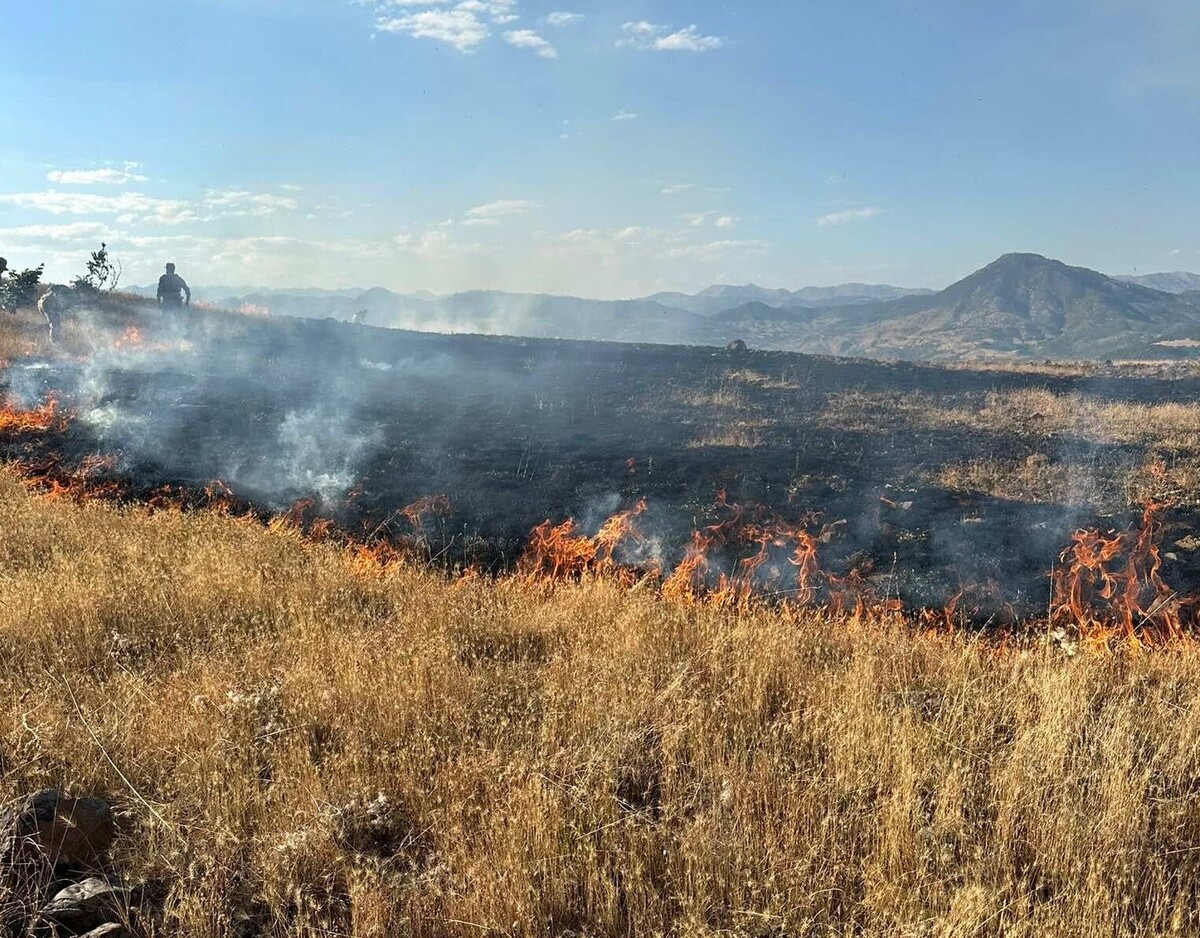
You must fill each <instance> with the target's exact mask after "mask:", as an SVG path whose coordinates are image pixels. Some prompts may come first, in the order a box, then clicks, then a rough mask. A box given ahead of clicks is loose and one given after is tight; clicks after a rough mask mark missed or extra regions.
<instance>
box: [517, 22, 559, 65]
mask: <svg viewBox="0 0 1200 938" xmlns="http://www.w3.org/2000/svg"><path fill="white" fill-rule="evenodd" d="M504 41H505V42H507V43H508V44H509V45H510V46H516V47H517V48H518V49H531V50H532V51H533V53H534V54H535V55H537V56H538V57H539V58H543V59H556V58H558V50H557V49H555V48H554V46H552V45H551V44H550V43H548V42H547V41H546V40H545V39H543V38H542V37H541V36H539V35H538V34H537V32H535V31H534V30H532V29H514V30H510V31H509V32H506V33H505V34H504Z"/></svg>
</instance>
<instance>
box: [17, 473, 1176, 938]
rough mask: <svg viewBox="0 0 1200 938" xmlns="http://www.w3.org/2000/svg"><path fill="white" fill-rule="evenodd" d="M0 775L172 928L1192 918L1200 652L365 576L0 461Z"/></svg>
mask: <svg viewBox="0 0 1200 938" xmlns="http://www.w3.org/2000/svg"><path fill="white" fill-rule="evenodd" d="M0 531H2V532H3V536H2V537H0V655H2V656H3V669H2V670H0V746H2V747H3V752H2V758H3V775H2V777H0V789H2V793H3V794H4V795H5V796H13V795H16V794H17V793H19V792H23V791H26V790H29V789H32V788H36V787H40V786H45V785H63V786H66V787H68V788H70V789H72V790H74V791H75V792H87V793H93V792H100V793H106V794H108V795H110V796H111V797H112V798H113V799H114V800H115V801H116V802H117V803H118V804H119V806H120V811H121V815H122V818H123V834H122V837H121V840H120V842H119V851H118V853H119V860H120V862H121V863H122V864H123V865H124V866H125V867H126V868H127V869H128V870H130V871H131V872H132V873H133V874H134V875H135V876H137V877H141V878H145V879H147V880H150V881H155V882H158V883H160V884H161V885H162V887H163V888H164V889H165V890H166V900H165V906H164V915H163V921H162V925H161V933H162V934H170V935H188V936H218V935H220V936H227V935H237V934H245V935H251V934H253V935H330V936H332V935H362V936H366V935H372V936H384V935H388V936H393V935H421V936H450V935H454V936H458V935H464V936H465V935H495V936H510V935H511V936H533V935H589V936H602V935H603V936H607V935H638V936H642V935H679V936H690V935H712V936H715V935H746V936H749V935H757V936H767V935H770V936H783V935H813V936H816V935H846V936H849V935H855V936H859V935H878V936H897V935H913V936H916V935H929V936H933V935H946V936H950V935H954V936H968V935H1006V936H1009V935H1016V936H1035V935H1036V936H1043V935H1055V936H1076V935H1077V936H1094V935H1159V934H1180V935H1186V934H1195V933H1196V931H1197V929H1198V928H1200V894H1198V893H1197V891H1196V889H1195V885H1194V884H1195V882H1196V877H1197V873H1198V872H1200V813H1198V812H1197V800H1196V799H1197V791H1198V782H1197V779H1198V778H1200V706H1197V705H1198V704H1200V663H1198V661H1197V659H1196V657H1195V655H1194V654H1193V653H1190V652H1186V651H1180V652H1172V653H1157V654H1150V655H1146V656H1143V657H1140V658H1136V657H1122V658H1117V659H1101V658H1087V657H1077V658H1067V657H1065V656H1063V655H1062V654H1061V653H1058V652H1056V651H1055V650H1054V649H1053V648H1052V647H1049V646H1047V647H1045V648H1039V649H1038V650H1031V651H1023V652H1009V653H1005V654H997V653H996V652H995V651H994V650H993V649H991V648H990V647H989V646H988V645H986V644H984V643H977V642H972V641H969V640H966V639H933V638H925V637H919V636H913V635H910V634H907V633H905V632H904V631H902V630H901V629H899V628H889V627H880V626H875V627H865V626H855V625H853V624H848V623H845V622H835V621H831V620H829V619H827V618H823V617H822V616H821V615H820V614H817V613H787V612H785V611H779V610H776V611H769V610H762V611H758V612H751V613H744V614H740V615H739V614H734V613H728V612H721V611H718V610H711V609H702V608H701V609H697V608H683V607H678V606H673V605H670V604H667V603H665V602H664V601H663V600H662V599H660V598H659V597H658V596H657V595H656V594H655V592H654V591H653V590H650V589H642V590H632V591H622V590H619V589H617V588H616V587H614V586H612V585H610V584H607V583H603V582H588V583H584V584H581V585H577V586H562V587H559V588H556V589H549V588H541V587H536V586H532V585H530V584H528V583H523V582H521V581H519V580H504V581H500V582H489V581H485V580H467V581H463V582H453V581H451V580H448V579H446V578H444V577H442V576H439V575H437V574H435V573H431V572H425V571H422V570H420V569H396V570H391V571H386V572H380V571H378V570H377V569H373V568H371V567H369V566H362V565H356V564H355V563H354V562H353V561H352V560H351V559H350V558H349V557H348V556H347V555H346V554H345V553H344V552H342V551H340V550H339V549H337V548H334V547H332V546H312V545H306V544H305V543H303V542H302V541H301V540H300V539H299V538H298V537H297V536H295V535H294V534H291V533H289V532H288V531H286V530H279V529H277V530H273V531H272V530H265V529H263V528H261V527H257V526H253V525H249V524H243V523H239V522H237V521H234V520H232V519H228V518H222V517H219V516H215V515H205V514H195V515H181V514H176V513H163V514H157V515H152V516H151V515H146V514H144V513H138V512H136V511H128V510H126V511H120V510H115V509H112V508H107V507H102V506H98V505H88V506H83V507H79V506H72V505H67V504H61V503H50V502H46V501H44V500H39V499H35V498H32V497H30V496H29V495H28V494H26V492H25V491H24V490H23V489H22V488H21V487H20V486H19V484H18V483H16V482H15V481H14V480H13V479H12V478H10V477H9V476H7V475H5V474H0Z"/></svg>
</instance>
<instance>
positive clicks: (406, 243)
mask: <svg viewBox="0 0 1200 938" xmlns="http://www.w3.org/2000/svg"><path fill="white" fill-rule="evenodd" d="M1198 47H1200V4H1197V3H1196V2H1195V0H1006V2H1003V3H998V2H995V0H978V2H977V0H820V2H818V0H756V2H753V3H751V2H716V0H690V2H685V0H605V2H599V0H545V2H542V0H107V2H105V3H103V4H98V3H95V2H94V0H86V2H85V0H56V2H54V3H47V2H46V0H0V50H3V51H2V53H0V124H2V126H3V128H4V131H3V133H2V134H0V254H2V255H4V256H5V257H7V258H8V260H9V264H10V266H11V267H15V268H23V267H28V266H35V265H36V264H38V263H45V264H46V268H47V278H48V279H52V280H62V279H67V278H69V277H70V276H72V275H73V274H75V273H78V272H80V271H82V269H83V265H84V262H85V261H86V258H87V255H88V253H89V252H90V251H91V250H94V249H95V248H96V247H98V245H99V243H100V242H101V241H106V242H107V243H108V245H109V249H110V252H111V253H112V254H113V255H115V256H116V257H117V258H119V260H120V261H121V263H122V265H123V267H124V271H125V272H124V282H125V283H131V284H132V283H147V282H151V281H153V279H154V278H156V277H157V275H158V274H159V273H160V272H161V268H162V265H163V264H164V263H165V262H166V261H175V262H176V263H177V264H178V265H179V269H180V273H182V274H183V275H184V276H185V277H186V278H187V279H188V280H189V281H191V282H192V283H193V284H230V285H256V286H267V287H325V288H344V287H352V286H362V287H366V286H384V287H388V288H390V289H393V290H398V291H402V292H416V291H421V290H428V291H432V292H435V293H447V292H454V291H460V290H470V289H501V290H512V291H525V292H546V293H566V294H574V295H581V296H596V297H606V298H617V297H631V296H641V295H646V294H650V293H653V292H656V291H659V290H685V291H688V292H693V291H696V290H699V289H702V288H703V287H705V286H707V285H709V284H711V283H714V282H728V283H747V282H755V283H759V284H761V285H763V286H768V287H788V288H791V289H796V288H799V287H802V286H807V285H831V284H837V283H843V282H848V281H866V282H872V283H893V284H898V285H903V286H925V287H942V286H945V285H947V284H948V283H950V282H952V281H953V280H956V279H958V278H960V277H962V276H964V275H966V274H968V273H970V272H971V271H973V270H975V269H977V268H979V267H982V266H983V265H984V264H986V263H988V262H989V261H991V260H993V259H994V258H995V257H997V256H999V255H1000V254H1002V253H1005V252H1008V251H1033V252H1036V253H1040V254H1045V255H1048V256H1052V257H1057V258H1059V259H1061V260H1064V261H1066V262H1068V263H1072V264H1079V265H1082V266H1087V267H1092V268H1095V269H1099V270H1103V271H1106V272H1110V273H1138V272H1141V273H1146V272H1151V271H1159V270H1187V269H1190V270H1197V269H1200V231H1198V230H1197V226H1196V219H1197V218H1200V211H1198V210H1200V172H1198V171H1197V168H1196V159H1197V153H1198V151H1200V147H1198V144H1200V119H1198V118H1200V58H1198V57H1197V56H1196V55H1195V51H1194V50H1195V49H1196V48H1198Z"/></svg>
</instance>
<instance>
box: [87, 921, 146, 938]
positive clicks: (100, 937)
mask: <svg viewBox="0 0 1200 938" xmlns="http://www.w3.org/2000/svg"><path fill="white" fill-rule="evenodd" d="M79 938H133V932H131V931H130V930H129V929H128V928H126V927H125V926H124V925H122V924H121V923H120V922H109V923H108V924H107V925H101V926H100V927H99V928H93V929H92V930H91V931H90V932H88V933H87V934H85V935H80V936H79Z"/></svg>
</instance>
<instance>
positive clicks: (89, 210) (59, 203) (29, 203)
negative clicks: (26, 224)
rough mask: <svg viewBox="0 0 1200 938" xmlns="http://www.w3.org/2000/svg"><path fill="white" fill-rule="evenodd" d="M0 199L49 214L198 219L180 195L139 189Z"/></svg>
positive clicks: (32, 194)
mask: <svg viewBox="0 0 1200 938" xmlns="http://www.w3.org/2000/svg"><path fill="white" fill-rule="evenodd" d="M0 203H3V204H6V205H15V206H16V207H17V208H24V209H33V210H36V211H40V212H47V213H49V214H50V215H115V216H117V218H118V220H119V221H120V220H122V219H127V220H133V219H135V218H138V219H142V220H144V221H148V222H156V223H158V224H164V225H181V224H184V223H186V222H192V221H198V220H199V215H198V214H197V212H196V207H195V206H194V205H193V204H192V203H190V202H185V201H183V200H180V199H159V198H155V197H153V196H148V195H145V194H143V193H141V192H122V193H121V194H120V195H97V194H95V193H92V192H62V191H60V190H57V189H48V190H46V191H44V192H13V193H7V194H4V195H0Z"/></svg>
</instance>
